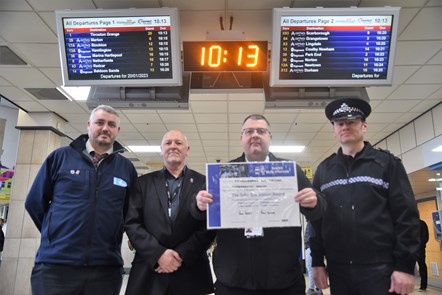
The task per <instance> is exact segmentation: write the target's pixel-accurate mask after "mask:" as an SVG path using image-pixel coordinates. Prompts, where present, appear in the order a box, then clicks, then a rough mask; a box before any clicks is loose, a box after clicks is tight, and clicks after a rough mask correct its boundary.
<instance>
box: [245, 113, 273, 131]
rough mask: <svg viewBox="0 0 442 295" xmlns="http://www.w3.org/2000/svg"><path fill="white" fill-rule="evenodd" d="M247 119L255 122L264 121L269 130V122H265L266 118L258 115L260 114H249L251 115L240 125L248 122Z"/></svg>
mask: <svg viewBox="0 0 442 295" xmlns="http://www.w3.org/2000/svg"><path fill="white" fill-rule="evenodd" d="M249 119H251V120H254V121H257V120H264V121H266V123H267V126H269V128H270V122H269V121H268V120H267V118H266V117H264V115H260V114H251V115H248V116H247V117H246V118H245V119H244V121H243V122H242V124H243V125H244V123H246V121H247V120H249Z"/></svg>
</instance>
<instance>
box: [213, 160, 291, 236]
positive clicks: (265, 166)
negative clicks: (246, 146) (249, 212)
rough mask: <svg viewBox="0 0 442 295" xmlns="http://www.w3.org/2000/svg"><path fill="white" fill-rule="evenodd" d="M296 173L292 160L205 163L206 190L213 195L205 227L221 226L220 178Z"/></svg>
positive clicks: (214, 227) (274, 175)
mask: <svg viewBox="0 0 442 295" xmlns="http://www.w3.org/2000/svg"><path fill="white" fill-rule="evenodd" d="M296 174H297V171H296V164H295V162H293V161H277V162H236V163H235V162H230V163H212V164H207V165H206V180H207V191H208V192H209V193H210V194H212V196H213V202H212V203H210V204H209V205H208V210H207V228H208V229H216V228H223V223H222V220H221V219H222V214H221V186H220V182H221V181H220V179H221V178H259V177H264V178H272V177H296Z"/></svg>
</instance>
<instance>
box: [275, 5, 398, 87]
mask: <svg viewBox="0 0 442 295" xmlns="http://www.w3.org/2000/svg"><path fill="white" fill-rule="evenodd" d="M281 10H282V11H284V12H285V13H281V11H280V12H278V13H274V18H275V19H274V31H273V33H274V34H276V38H275V36H274V43H273V48H272V72H271V77H270V84H271V85H272V84H273V86H290V85H305V86H331V87H332V86H355V85H360V86H370V85H389V84H391V79H392V70H393V61H394V50H395V43H396V30H397V28H396V27H397V17H398V13H393V12H396V11H397V12H398V9H396V10H395V11H389V10H388V9H387V11H386V10H385V9H382V10H375V9H371V10H370V11H367V10H364V9H360V8H352V9H341V10H337V9H325V8H324V9H321V8H319V9H316V10H314V9H308V10H305V11H302V9H301V11H300V10H299V9H297V10H293V13H292V14H290V12H289V13H287V11H286V10H284V9H281ZM315 13H316V14H315Z"/></svg>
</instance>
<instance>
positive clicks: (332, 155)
mask: <svg viewBox="0 0 442 295" xmlns="http://www.w3.org/2000/svg"><path fill="white" fill-rule="evenodd" d="M336 156H337V153H333V154H331V155H330V156H328V157H327V158H325V159H324V161H327V160H330V159H331V158H334V157H336Z"/></svg>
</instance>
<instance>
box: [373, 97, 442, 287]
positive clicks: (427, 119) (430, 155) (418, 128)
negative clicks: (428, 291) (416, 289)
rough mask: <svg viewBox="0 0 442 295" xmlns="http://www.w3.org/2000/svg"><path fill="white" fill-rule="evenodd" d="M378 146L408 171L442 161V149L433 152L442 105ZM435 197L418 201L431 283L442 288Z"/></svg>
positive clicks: (440, 134)
mask: <svg viewBox="0 0 442 295" xmlns="http://www.w3.org/2000/svg"><path fill="white" fill-rule="evenodd" d="M376 146H377V147H380V148H382V149H387V150H389V151H390V152H392V153H393V154H395V155H396V156H399V157H400V158H402V162H403V163H404V166H405V169H406V170H407V173H412V172H414V171H417V170H420V169H422V168H425V167H428V166H431V165H434V164H436V163H439V162H442V152H432V149H434V148H435V147H438V146H442V104H439V105H438V106H436V107H435V108H433V109H432V110H430V111H428V112H427V113H425V114H423V115H422V116H420V117H419V118H417V119H416V120H414V121H413V122H410V123H409V124H407V125H405V126H404V127H402V128H401V129H400V130H398V131H396V132H395V133H393V134H391V135H390V136H389V137H387V138H386V139H384V140H383V141H381V142H379V143H378V144H376ZM433 196H434V198H432V199H430V200H425V201H424V202H419V203H418V208H419V213H420V215H421V218H422V219H423V220H424V221H425V222H426V223H427V225H429V226H428V229H429V231H430V241H429V243H428V244H427V258H426V262H427V266H428V284H429V285H430V286H437V287H440V288H442V244H441V241H436V240H435V239H434V229H433V227H432V226H431V224H432V222H431V212H433V211H436V210H438V208H437V203H439V204H442V200H440V199H441V194H437V192H436V191H434V194H433ZM436 198H437V199H436ZM439 210H442V208H439ZM430 263H436V264H437V268H438V273H439V275H438V276H435V275H432V274H431V273H432V272H431V268H430Z"/></svg>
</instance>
